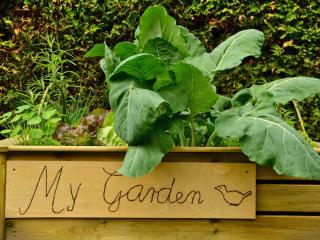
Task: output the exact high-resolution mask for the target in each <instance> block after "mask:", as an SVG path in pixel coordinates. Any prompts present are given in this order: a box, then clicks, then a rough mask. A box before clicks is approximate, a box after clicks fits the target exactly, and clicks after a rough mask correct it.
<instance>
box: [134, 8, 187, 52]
mask: <svg viewBox="0 0 320 240" xmlns="http://www.w3.org/2000/svg"><path fill="white" fill-rule="evenodd" d="M154 38H163V39H165V40H167V41H168V42H169V43H170V44H171V45H172V46H174V47H176V48H177V49H179V51H180V52H181V54H182V55H186V54H187V49H186V47H185V42H184V38H183V36H182V35H181V32H180V28H179V27H178V26H177V25H176V20H175V19H174V18H172V17H170V16H169V15H168V14H167V11H166V9H165V8H164V7H162V6H158V5H155V6H151V7H148V8H147V10H146V11H145V12H144V13H143V15H142V16H141V18H140V25H139V42H140V45H141V48H144V46H145V45H146V44H147V42H148V41H149V40H150V39H154Z"/></svg>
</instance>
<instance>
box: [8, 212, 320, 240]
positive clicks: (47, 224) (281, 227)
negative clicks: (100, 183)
mask: <svg viewBox="0 0 320 240" xmlns="http://www.w3.org/2000/svg"><path fill="white" fill-rule="evenodd" d="M7 226H8V228H7V238H6V239H7V240H22V239H23V240H57V239H59V240H97V239H99V240H128V239H130V240H172V239H175V240H200V239H201V240H228V239H230V240H259V239H263V240H284V239H286V240H302V239H308V240H318V239H320V231H319V227H320V217H304V216H301V217H297V216H258V217H257V219H256V220H172V219H171V220H161V219H153V220H152V219H140V220H136V219H127V220H125V219H102V220H99V219H88V220H82V219H78V220H74V219H69V220H68V219H59V220H58V219H56V220H55V219H51V220H49V219H25V220H17V219H14V220H8V224H7Z"/></svg>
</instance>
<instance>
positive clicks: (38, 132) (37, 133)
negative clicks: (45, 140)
mask: <svg viewBox="0 0 320 240" xmlns="http://www.w3.org/2000/svg"><path fill="white" fill-rule="evenodd" d="M29 135H30V137H31V138H33V139H41V138H42V137H43V130H42V129H38V128H32V129H31V130H30V132H29Z"/></svg>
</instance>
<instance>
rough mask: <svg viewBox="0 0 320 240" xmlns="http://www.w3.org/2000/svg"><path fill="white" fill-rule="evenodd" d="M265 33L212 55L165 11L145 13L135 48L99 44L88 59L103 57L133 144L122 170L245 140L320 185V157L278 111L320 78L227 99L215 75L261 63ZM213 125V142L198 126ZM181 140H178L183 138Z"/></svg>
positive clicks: (318, 87)
mask: <svg viewBox="0 0 320 240" xmlns="http://www.w3.org/2000/svg"><path fill="white" fill-rule="evenodd" d="M264 40H265V38H264V34H263V33H262V32H261V31H258V30H256V29H247V30H242V31H239V32H238V33H236V34H234V35H232V36H230V37H229V38H227V39H226V40H225V41H223V42H222V43H220V44H219V45H218V46H217V47H216V48H214V49H213V50H212V51H209V52H208V51H207V49H206V48H205V47H204V46H203V44H202V43H201V41H200V40H199V39H198V38H197V37H196V36H195V35H194V34H193V33H191V32H189V30H188V29H186V28H185V27H183V26H181V25H177V23H176V20H175V19H174V18H172V17H171V16H169V15H168V14H167V11H166V10H165V8H164V7H162V6H160V5H155V6H150V7H148V8H147V9H146V11H145V12H144V13H143V14H142V16H141V18H140V22H139V26H138V27H137V29H136V31H135V40H134V41H133V42H128V41H124V42H119V43H117V44H116V45H115V46H114V47H113V48H112V50H111V49H110V48H109V47H108V46H107V45H106V44H105V43H104V44H97V45H95V46H94V47H93V48H92V49H91V50H90V51H88V52H87V53H86V55H85V56H86V57H102V59H101V60H100V67H101V68H102V70H103V72H104V73H105V75H106V80H107V83H108V85H109V86H110V93H109V99H110V104H111V108H112V111H113V112H114V127H115V131H116V132H117V134H118V135H119V136H120V137H121V139H122V140H124V141H125V142H126V143H128V145H129V149H128V151H127V153H126V156H125V159H124V162H123V165H122V167H121V168H120V169H119V172H120V173H121V174H123V175H126V176H134V177H137V176H142V175H144V174H146V173H149V172H150V171H152V170H153V169H154V168H155V167H156V166H157V165H158V164H159V163H160V161H161V160H162V158H163V157H164V155H165V154H166V153H167V152H169V151H170V149H171V148H172V147H173V146H174V145H180V146H181V145H182V146H184V145H187V146H202V145H203V141H207V143H206V145H207V146H210V144H211V143H212V142H213V141H214V140H215V138H218V137H219V138H221V139H230V138H231V139H232V138H233V139H234V138H236V139H237V140H238V143H239V145H240V146H241V148H242V151H243V152H244V153H245V154H246V155H247V156H248V157H249V159H250V160H251V161H254V162H256V163H258V164H260V165H271V166H273V168H274V169H275V170H276V172H277V173H279V174H286V175H291V176H296V177H308V178H314V179H320V175H319V173H320V157H319V156H318V154H317V153H316V152H315V151H314V150H313V148H312V146H311V145H310V144H308V142H307V141H306V140H305V139H304V138H303V137H302V136H301V135H300V134H299V133H298V132H297V131H296V130H295V129H294V128H293V127H291V126H290V125H288V124H286V123H285V122H284V121H283V120H282V119H281V117H280V116H279V114H278V113H277V111H276V104H286V103H288V102H289V101H293V100H294V101H302V100H304V99H305V98H307V97H310V96H314V95H315V94H318V93H320V79H318V78H312V77H288V78H283V79H279V80H275V81H272V82H269V83H265V84H262V85H253V86H251V87H249V88H245V89H242V90H240V91H239V92H237V93H236V94H235V95H234V96H233V97H227V96H223V95H219V94H218V93H217V91H216V86H215V82H216V79H215V77H216V76H217V75H218V74H219V72H222V71H225V70H228V69H231V68H234V67H236V66H238V65H240V64H241V63H242V60H243V59H244V58H247V57H255V58H257V57H259V56H260V54H261V51H260V49H261V48H262V46H263V43H264ZM203 124H204V125H206V126H211V128H212V130H211V132H210V137H209V138H203V135H202V138H203V139H202V138H201V135H200V139H199V138H198V139H197V137H196V132H197V126H201V125H203ZM175 136H176V137H177V136H178V137H177V138H175Z"/></svg>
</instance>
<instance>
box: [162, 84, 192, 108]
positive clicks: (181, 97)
mask: <svg viewBox="0 0 320 240" xmlns="http://www.w3.org/2000/svg"><path fill="white" fill-rule="evenodd" d="M158 93H159V94H160V96H161V97H162V98H163V99H164V100H166V101H167V102H168V103H169V105H170V107H171V109H172V111H173V113H177V112H181V111H184V110H186V108H187V106H188V102H189V99H188V96H187V92H186V90H185V88H184V87H183V86H181V85H178V86H176V85H170V86H167V87H164V88H162V89H161V90H159V92H158Z"/></svg>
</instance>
